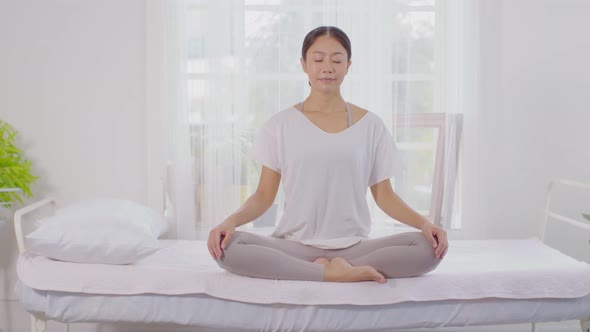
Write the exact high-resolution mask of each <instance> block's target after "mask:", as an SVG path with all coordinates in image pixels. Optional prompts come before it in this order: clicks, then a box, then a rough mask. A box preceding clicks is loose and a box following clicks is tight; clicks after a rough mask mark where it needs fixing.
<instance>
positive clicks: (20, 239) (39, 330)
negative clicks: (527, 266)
mask: <svg viewBox="0 0 590 332" xmlns="http://www.w3.org/2000/svg"><path fill="white" fill-rule="evenodd" d="M556 184H559V185H565V186H570V187H575V188H579V189H586V190H590V184H585V183H580V182H576V181H570V180H563V179H555V180H552V181H550V182H549V185H548V186H547V192H546V197H545V208H544V211H543V212H544V213H543V220H542V222H541V228H540V233H539V238H540V239H541V240H542V241H543V242H546V240H545V231H546V228H547V221H548V219H549V218H553V219H556V220H559V221H561V222H565V223H568V224H570V225H573V226H575V227H580V228H581V229H585V230H590V224H587V223H583V222H580V221H578V220H575V219H572V218H569V217H566V216H563V215H560V214H558V213H556V212H554V211H552V210H550V203H551V191H552V190H553V188H554V186H555V185H556ZM46 206H50V207H51V208H52V209H55V206H56V201H55V199H54V198H52V197H49V198H45V199H43V200H40V201H38V202H36V203H34V204H31V205H28V206H26V207H23V208H21V209H19V210H17V211H16V212H15V214H14V230H15V233H16V240H17V244H18V250H19V252H20V253H22V252H23V251H24V236H23V235H24V234H23V227H22V218H23V216H24V215H25V214H28V213H31V212H33V211H35V210H39V209H41V208H43V207H46ZM589 243H590V240H589ZM30 316H31V331H32V332H44V331H45V328H46V326H47V319H46V318H44V317H37V316H34V315H32V314H31V315H30ZM531 324H532V332H537V323H535V322H532V323H531ZM65 325H66V331H68V332H69V330H70V326H69V323H65ZM580 327H581V329H582V332H590V317H586V318H582V319H580Z"/></svg>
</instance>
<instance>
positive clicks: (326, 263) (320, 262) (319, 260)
mask: <svg viewBox="0 0 590 332" xmlns="http://www.w3.org/2000/svg"><path fill="white" fill-rule="evenodd" d="M313 262H314V263H316V264H324V265H328V264H330V260H328V259H327V258H325V257H320V258H318V259H316V260H315V261H313Z"/></svg>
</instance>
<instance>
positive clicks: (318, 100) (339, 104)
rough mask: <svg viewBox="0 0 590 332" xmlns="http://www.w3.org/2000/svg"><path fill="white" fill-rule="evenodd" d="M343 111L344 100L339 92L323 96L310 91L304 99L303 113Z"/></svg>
mask: <svg viewBox="0 0 590 332" xmlns="http://www.w3.org/2000/svg"><path fill="white" fill-rule="evenodd" d="M345 110H346V108H345V105H344V99H343V98H342V96H341V95H340V92H338V93H333V94H323V93H317V92H314V91H312V92H311V93H310V94H309V96H308V97H307V98H306V99H305V111H317V112H342V111H345Z"/></svg>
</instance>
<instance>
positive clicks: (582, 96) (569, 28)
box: [478, 0, 590, 238]
mask: <svg viewBox="0 0 590 332" xmlns="http://www.w3.org/2000/svg"><path fill="white" fill-rule="evenodd" d="M483 9H485V12H483V18H482V19H483V23H484V26H483V32H484V33H485V34H484V36H485V37H486V38H485V39H483V40H482V61H483V62H482V70H483V72H482V87H483V91H482V92H483V95H482V102H483V104H482V106H483V107H482V113H480V118H479V127H480V136H479V140H480V150H479V155H480V165H479V179H478V181H479V184H480V191H479V192H478V195H479V211H478V212H479V217H480V218H479V220H478V221H479V223H480V225H481V226H482V230H481V233H480V234H482V235H483V237H486V238H494V237H522V236H534V235H536V234H537V233H536V232H537V230H538V223H539V221H540V219H541V211H542V208H543V204H544V192H545V188H546V185H547V183H548V181H549V180H550V179H551V178H554V177H563V178H568V179H574V180H579V181H584V182H590V149H589V147H588V144H589V143H590V127H589V124H590V108H589V105H590V103H589V101H590V64H589V62H588V61H589V60H588V59H590V38H588V36H587V33H588V31H590V20H588V18H589V17H590V2H588V1H584V0H560V1H557V0H518V1H514V0H505V1H498V2H496V3H495V4H493V1H489V2H486V1H484V6H483ZM496 13H497V15H496ZM580 203H581V202H580Z"/></svg>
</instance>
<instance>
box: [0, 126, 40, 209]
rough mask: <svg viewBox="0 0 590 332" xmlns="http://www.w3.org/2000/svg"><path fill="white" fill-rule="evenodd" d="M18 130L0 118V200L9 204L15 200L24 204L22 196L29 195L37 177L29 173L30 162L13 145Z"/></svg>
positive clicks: (4, 203)
mask: <svg viewBox="0 0 590 332" xmlns="http://www.w3.org/2000/svg"><path fill="white" fill-rule="evenodd" d="M17 134H18V132H17V131H16V130H15V129H14V128H13V127H12V126H11V125H10V124H8V123H6V122H4V121H2V120H0V202H2V205H4V206H10V205H11V204H12V203H14V202H15V201H18V202H19V203H21V204H24V202H23V197H22V196H21V195H24V196H26V197H31V196H32V194H31V184H32V183H33V182H35V181H36V180H37V179H38V177H37V176H34V175H32V174H31V167H32V163H31V162H30V161H28V160H26V159H25V158H24V157H23V154H24V152H23V151H22V150H20V149H19V148H17V147H16V146H15V141H16V135H17Z"/></svg>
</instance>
